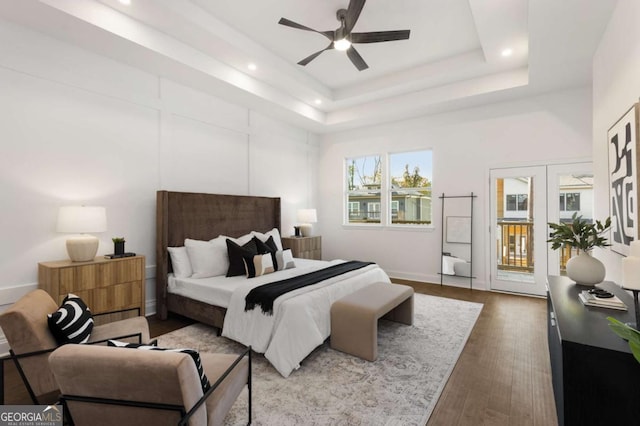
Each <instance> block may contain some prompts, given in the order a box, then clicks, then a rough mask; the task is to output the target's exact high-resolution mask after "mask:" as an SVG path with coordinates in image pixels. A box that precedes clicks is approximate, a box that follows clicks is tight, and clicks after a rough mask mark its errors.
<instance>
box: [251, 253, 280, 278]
mask: <svg viewBox="0 0 640 426" xmlns="http://www.w3.org/2000/svg"><path fill="white" fill-rule="evenodd" d="M244 268H245V271H246V272H247V278H254V277H259V276H261V275H266V274H270V273H272V272H275V268H274V265H273V258H272V257H271V253H267V254H256V255H255V256H245V257H244Z"/></svg>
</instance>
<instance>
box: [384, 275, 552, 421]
mask: <svg viewBox="0 0 640 426" xmlns="http://www.w3.org/2000/svg"><path fill="white" fill-rule="evenodd" d="M394 281H395V282H402V283H405V284H410V285H412V286H413V287H414V289H415V290H416V292H419V293H424V294H430V295H434V296H441V297H449V298H452V299H459V300H467V301H471V302H479V303H483V304H484V307H483V309H482V312H481V313H480V317H479V318H478V322H477V323H476V325H475V327H474V329H473V331H472V333H471V335H470V336H469V340H468V341H467V345H466V346H465V348H464V350H463V352H462V354H461V355H460V359H459V360H458V363H457V364H456V366H455V368H454V370H453V373H452V374H451V377H450V378H449V381H448V382H447V385H446V386H445V388H444V391H443V393H442V395H441V396H440V399H439V400H438V403H437V404H436V407H435V410H434V411H433V413H432V415H431V417H430V418H429V422H428V423H427V425H428V426H436V425H438V426H440V425H443V426H444V425H446V426H456V425H473V426H480V425H487V426H494V425H495V426H498V425H505V426H506V425H508V426H516V425H532V426H538V425H539V426H556V425H557V424H558V422H557V419H556V412H555V402H554V399H553V388H552V385H551V364H550V362H549V350H548V345H547V329H546V327H547V325H546V324H547V323H546V315H547V313H546V312H547V305H546V301H545V300H544V299H539V298H532V297H523V296H515V295H509V294H502V293H494V292H488V291H478V290H475V291H471V290H468V289H461V288H455V287H448V286H443V287H440V286H439V285H433V284H420V283H417V284H416V283H411V282H404V281H401V280H394ZM452 321H455V318H452Z"/></svg>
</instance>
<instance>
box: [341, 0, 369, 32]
mask: <svg viewBox="0 0 640 426" xmlns="http://www.w3.org/2000/svg"><path fill="white" fill-rule="evenodd" d="M365 1H366V0H351V1H350V2H349V7H348V8H347V16H346V17H345V18H344V21H345V22H344V27H345V29H346V30H347V33H350V32H351V30H352V29H353V27H354V26H355V25H356V22H358V18H359V17H360V12H362V8H363V7H364V3H365Z"/></svg>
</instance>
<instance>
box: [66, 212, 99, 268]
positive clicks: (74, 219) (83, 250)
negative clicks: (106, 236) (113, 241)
mask: <svg viewBox="0 0 640 426" xmlns="http://www.w3.org/2000/svg"><path fill="white" fill-rule="evenodd" d="M106 230H107V213H106V209H105V208H104V207H98V206H64V207H60V209H59V210H58V226H57V231H58V232H65V233H71V234H82V235H78V236H74V237H72V238H69V239H68V240H67V253H68V254H69V258H70V259H71V260H72V261H74V262H86V261H89V260H93V259H94V258H95V257H96V253H97V252H98V245H99V244H100V240H98V238H97V237H94V236H93V235H88V233H89V232H105V231H106Z"/></svg>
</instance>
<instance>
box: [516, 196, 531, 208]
mask: <svg viewBox="0 0 640 426" xmlns="http://www.w3.org/2000/svg"><path fill="white" fill-rule="evenodd" d="M528 199H529V196H528V195H527V194H518V210H519V211H527V204H528Z"/></svg>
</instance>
